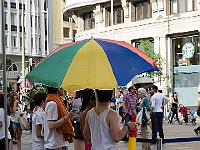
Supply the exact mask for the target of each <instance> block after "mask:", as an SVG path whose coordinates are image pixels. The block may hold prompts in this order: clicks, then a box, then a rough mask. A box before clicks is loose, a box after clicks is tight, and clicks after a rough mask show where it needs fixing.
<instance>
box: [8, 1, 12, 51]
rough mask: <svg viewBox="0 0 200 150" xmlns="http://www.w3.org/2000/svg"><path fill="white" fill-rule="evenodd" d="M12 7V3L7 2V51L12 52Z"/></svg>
mask: <svg viewBox="0 0 200 150" xmlns="http://www.w3.org/2000/svg"><path fill="white" fill-rule="evenodd" d="M10 9H11V7H10V3H9V2H7V11H8V23H7V24H8V30H7V31H8V37H7V40H8V51H7V53H9V52H11V37H12V34H11V11H10Z"/></svg>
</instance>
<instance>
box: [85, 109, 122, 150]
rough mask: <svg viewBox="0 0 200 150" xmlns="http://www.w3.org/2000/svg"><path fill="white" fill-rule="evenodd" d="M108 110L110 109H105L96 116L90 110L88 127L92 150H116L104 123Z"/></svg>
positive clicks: (115, 145)
mask: <svg viewBox="0 0 200 150" xmlns="http://www.w3.org/2000/svg"><path fill="white" fill-rule="evenodd" d="M110 110H111V108H107V109H105V110H104V111H103V112H102V113H101V114H100V115H99V116H98V115H97V114H96V112H95V110H94V108H92V109H91V111H90V113H89V119H88V125H89V128H90V132H91V142H92V150H118V148H117V143H116V142H114V141H113V140H112V138H111V133H110V129H109V126H108V124H107V122H106V118H107V115H108V112H109V111H110Z"/></svg>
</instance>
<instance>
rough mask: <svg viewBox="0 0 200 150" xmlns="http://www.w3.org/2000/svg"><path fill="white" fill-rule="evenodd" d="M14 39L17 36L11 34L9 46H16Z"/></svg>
mask: <svg viewBox="0 0 200 150" xmlns="http://www.w3.org/2000/svg"><path fill="white" fill-rule="evenodd" d="M16 40H17V37H16V36H12V37H11V46H12V47H16Z"/></svg>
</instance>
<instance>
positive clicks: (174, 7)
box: [169, 0, 198, 14]
mask: <svg viewBox="0 0 200 150" xmlns="http://www.w3.org/2000/svg"><path fill="white" fill-rule="evenodd" d="M197 4H198V0H170V7H169V8H170V14H176V13H184V12H188V11H195V10H197Z"/></svg>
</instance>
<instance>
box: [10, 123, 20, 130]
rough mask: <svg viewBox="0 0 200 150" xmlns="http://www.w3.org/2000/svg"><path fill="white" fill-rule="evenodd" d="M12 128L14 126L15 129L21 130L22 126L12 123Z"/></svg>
mask: <svg viewBox="0 0 200 150" xmlns="http://www.w3.org/2000/svg"><path fill="white" fill-rule="evenodd" d="M12 126H13V128H17V129H21V126H20V124H19V123H17V122H12Z"/></svg>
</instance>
